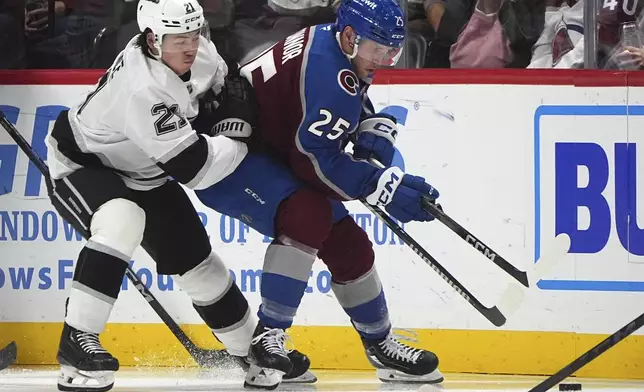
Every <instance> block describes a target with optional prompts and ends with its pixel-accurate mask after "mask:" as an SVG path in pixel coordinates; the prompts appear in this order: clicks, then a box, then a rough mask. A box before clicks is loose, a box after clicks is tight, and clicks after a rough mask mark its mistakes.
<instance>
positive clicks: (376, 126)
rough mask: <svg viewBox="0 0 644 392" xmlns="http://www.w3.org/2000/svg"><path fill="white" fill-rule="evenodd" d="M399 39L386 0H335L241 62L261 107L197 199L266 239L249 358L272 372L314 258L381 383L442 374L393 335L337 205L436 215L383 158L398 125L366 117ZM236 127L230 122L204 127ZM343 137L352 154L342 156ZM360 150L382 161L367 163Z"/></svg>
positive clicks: (228, 130) (364, 250) (367, 262)
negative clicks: (239, 154)
mask: <svg viewBox="0 0 644 392" xmlns="http://www.w3.org/2000/svg"><path fill="white" fill-rule="evenodd" d="M404 36H405V22H404V18H403V14H402V11H401V9H400V7H399V6H398V5H397V3H396V2H395V1H394V0H344V1H343V2H342V3H341V5H340V6H339V8H338V19H337V22H336V23H335V24H329V25H320V26H313V27H310V28H307V29H304V30H302V31H300V32H298V33H295V34H293V35H292V36H290V37H288V38H286V39H285V40H284V41H282V42H279V43H277V44H276V45H275V46H273V47H272V48H270V49H268V50H267V51H266V52H264V53H263V54H262V55H260V56H259V57H258V58H256V59H255V60H253V61H251V62H250V63H248V64H246V65H244V66H243V67H242V68H241V70H240V73H241V75H243V76H244V77H245V78H246V79H247V80H248V81H249V82H250V83H251V84H252V85H253V89H252V90H253V91H254V96H255V97H256V100H257V103H258V107H259V114H258V118H257V126H256V127H255V128H254V129H253V132H252V135H250V138H249V146H250V152H249V154H248V155H247V156H246V158H245V159H244V160H243V162H242V163H241V164H240V165H239V166H238V168H237V169H236V170H235V171H234V172H233V173H232V174H230V175H229V176H228V177H226V178H225V179H224V180H222V181H221V182H219V183H217V184H216V185H214V186H212V187H210V188H208V189H205V190H201V191H197V195H198V197H199V198H200V200H201V201H202V202H203V203H204V204H205V205H207V206H209V207H211V208H213V209H215V210H217V211H219V212H221V213H223V214H226V215H229V216H232V217H235V218H237V219H240V220H241V221H243V222H245V223H247V224H248V225H250V226H251V227H253V228H254V229H255V230H257V231H258V232H260V233H262V234H265V235H269V236H271V237H273V238H274V241H273V242H272V243H271V244H270V245H269V246H268V249H267V251H266V255H265V260H264V266H263V274H262V281H261V295H262V304H261V306H260V309H259V312H258V316H259V320H260V321H259V323H258V325H257V328H256V330H255V336H254V339H253V343H252V345H251V348H250V355H249V357H250V358H251V360H252V361H254V363H255V364H257V365H258V366H260V367H263V368H271V369H274V370H275V371H276V374H277V375H278V376H279V374H281V373H289V371H290V369H291V366H292V365H291V363H290V361H289V358H288V356H287V350H286V348H285V342H286V340H287V335H286V333H285V330H286V329H287V328H289V327H291V325H292V323H293V318H294V316H295V314H296V311H297V308H298V306H299V305H300V302H301V299H302V296H303V294H304V291H305V289H306V287H307V281H308V279H309V273H310V271H311V269H312V266H313V263H314V262H315V260H316V258H320V259H321V260H322V261H323V262H324V263H325V264H326V265H327V267H328V269H329V271H330V272H331V275H332V285H331V287H332V290H333V292H334V294H335V296H336V298H337V300H338V302H339V303H340V305H341V306H342V307H343V308H344V310H345V312H346V313H347V314H348V315H349V317H350V318H351V322H352V324H353V326H354V327H355V329H356V331H357V332H358V334H359V336H360V338H361V339H362V342H363V346H364V349H365V352H366V355H367V357H368V359H369V360H370V362H371V363H372V364H373V366H374V367H376V368H377V374H378V377H379V378H380V379H381V380H383V381H396V380H404V381H421V382H426V383H427V382H429V383H431V382H441V381H442V380H443V377H442V375H441V373H440V371H439V370H438V358H437V356H436V355H435V354H434V353H432V352H430V351H426V350H422V349H417V348H413V347H410V346H407V345H405V344H403V343H402V342H401V341H400V340H398V339H397V338H396V337H395V336H394V335H392V333H391V323H390V320H389V313H388V310H387V303H386V300H385V295H384V292H383V288H382V283H381V281H380V279H379V277H378V273H377V270H376V268H375V265H374V251H373V246H372V244H371V242H370V241H369V239H368V236H367V234H366V233H365V232H364V231H363V230H362V229H361V228H360V227H359V226H358V225H357V224H356V222H355V221H354V220H353V219H352V218H351V217H350V216H349V214H348V211H347V210H346V208H345V207H344V205H343V201H348V200H355V199H366V200H367V202H368V203H370V204H372V205H377V206H382V207H384V208H385V209H386V210H387V211H388V212H389V214H391V215H392V216H393V217H395V218H396V219H398V220H399V221H402V222H409V221H430V220H432V219H433V217H432V216H431V215H429V214H428V213H427V212H425V211H424V210H423V208H422V206H421V196H423V195H428V196H430V197H431V198H434V199H435V198H437V197H438V192H437V191H436V189H435V188H433V187H432V186H431V185H429V184H428V183H426V182H425V180H424V179H423V178H422V177H418V176H413V175H409V174H405V173H403V172H402V170H401V169H400V168H398V167H395V166H392V165H391V163H392V158H393V154H394V147H393V145H394V143H395V139H396V136H397V124H396V121H395V119H394V118H392V117H390V116H388V115H386V114H374V113H373V106H372V105H371V103H370V101H369V98H368V97H367V95H366V90H367V87H368V86H369V83H370V82H371V78H372V76H373V72H374V71H375V70H376V69H377V68H381V67H390V66H393V65H395V63H396V61H397V60H398V58H399V57H400V55H401V51H402V45H403V40H404ZM235 132H236V127H235V126H234V125H233V124H231V126H230V127H224V128H222V127H218V128H217V129H212V130H209V131H208V133H210V134H215V133H221V134H223V135H227V136H235ZM349 142H353V144H354V147H353V154H352V155H349V154H346V153H345V152H344V148H345V147H346V146H347V144H348V143H349ZM369 157H376V158H377V159H378V160H379V161H380V162H381V163H383V164H384V166H385V167H384V168H379V167H376V166H374V165H371V164H370V163H369V162H368V160H367V158H369Z"/></svg>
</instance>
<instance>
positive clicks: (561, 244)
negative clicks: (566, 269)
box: [497, 234, 570, 317]
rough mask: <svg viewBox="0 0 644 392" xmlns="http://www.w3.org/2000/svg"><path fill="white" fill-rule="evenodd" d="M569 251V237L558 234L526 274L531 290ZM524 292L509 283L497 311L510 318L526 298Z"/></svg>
mask: <svg viewBox="0 0 644 392" xmlns="http://www.w3.org/2000/svg"><path fill="white" fill-rule="evenodd" d="M569 249H570V237H569V236H568V235H567V234H559V235H558V236H557V237H556V238H555V239H554V241H552V243H551V244H550V246H549V247H548V248H547V249H546V251H545V252H543V253H542V254H541V257H539V260H537V263H535V264H534V270H533V272H531V273H529V274H528V280H529V282H530V286H531V287H532V288H534V287H537V282H538V281H539V280H541V279H542V278H543V277H544V276H546V275H547V274H549V273H550V271H552V270H553V269H554V267H555V266H556V265H557V264H559V262H560V261H561V260H563V258H564V257H565V256H566V254H567V253H568V250H569ZM526 290H528V289H525V288H523V287H521V286H519V285H518V284H516V283H514V282H511V283H510V284H509V285H508V288H507V289H506V290H505V292H504V293H503V295H502V296H501V299H500V300H499V304H498V305H497V306H498V307H499V309H501V311H502V312H503V314H505V316H506V317H510V316H511V315H513V314H514V313H516V311H517V310H518V309H519V308H520V307H521V305H522V304H523V300H524V299H525V296H526Z"/></svg>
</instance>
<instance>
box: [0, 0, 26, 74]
mask: <svg viewBox="0 0 644 392" xmlns="http://www.w3.org/2000/svg"><path fill="white" fill-rule="evenodd" d="M24 14H25V3H24V0H2V1H0V53H1V54H2V55H0V69H12V68H22V67H23V66H24V58H25V40H24V29H23V23H24Z"/></svg>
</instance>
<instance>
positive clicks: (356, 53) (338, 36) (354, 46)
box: [335, 31, 360, 60]
mask: <svg viewBox="0 0 644 392" xmlns="http://www.w3.org/2000/svg"><path fill="white" fill-rule="evenodd" d="M335 39H336V41H338V45H340V49H342V41H341V40H340V32H339V31H338V32H336V33H335ZM359 44H360V36H359V35H356V43H355V44H354V45H353V52H352V53H351V54H347V53H345V51H344V49H342V53H344V55H345V56H347V58H348V59H349V60H353V59H355V58H356V56H357V55H358V45H359Z"/></svg>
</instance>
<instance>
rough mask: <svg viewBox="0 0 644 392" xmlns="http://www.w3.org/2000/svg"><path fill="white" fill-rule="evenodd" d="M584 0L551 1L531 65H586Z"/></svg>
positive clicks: (539, 66)
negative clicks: (571, 1)
mask: <svg viewBox="0 0 644 392" xmlns="http://www.w3.org/2000/svg"><path fill="white" fill-rule="evenodd" d="M583 17H584V2H583V0H579V1H577V2H576V3H573V5H572V7H570V6H569V5H568V3H566V2H564V3H562V4H556V3H554V4H552V3H551V4H549V5H548V6H547V8H546V22H545V26H544V28H543V33H542V34H541V37H539V40H538V41H537V43H536V44H535V45H534V51H533V54H532V61H531V63H530V65H529V66H528V68H583V66H584V19H583Z"/></svg>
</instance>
